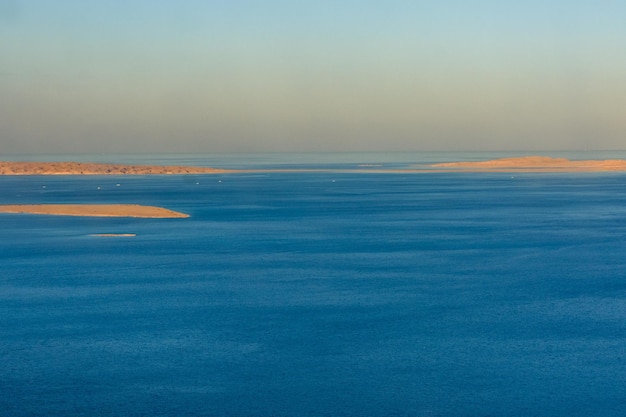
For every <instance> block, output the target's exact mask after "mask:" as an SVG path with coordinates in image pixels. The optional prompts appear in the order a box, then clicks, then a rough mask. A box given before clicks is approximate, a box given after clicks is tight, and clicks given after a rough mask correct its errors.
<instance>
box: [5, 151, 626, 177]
mask: <svg viewBox="0 0 626 417" xmlns="http://www.w3.org/2000/svg"><path fill="white" fill-rule="evenodd" d="M610 171H626V160H624V159H587V160H570V159H566V158H553V157H546V156H522V157H513V158H499V159H490V160H485V161H471V162H470V161H454V162H443V163H436V164H414V165H413V167H412V168H410V167H409V168H395V169H389V168H384V167H383V166H382V164H358V165H355V167H354V168H339V169H333V168H311V167H308V168H305V167H303V168H287V169H285V168H275V169H271V168H270V169H259V168H252V169H221V168H210V167H200V166H180V165H136V164H108V163H89V162H14V161H0V176H2V175H189V174H233V173H282V172H285V173H298V172H303V173H304V172H336V173H342V172H352V173H390V174H392V173H431V172H610Z"/></svg>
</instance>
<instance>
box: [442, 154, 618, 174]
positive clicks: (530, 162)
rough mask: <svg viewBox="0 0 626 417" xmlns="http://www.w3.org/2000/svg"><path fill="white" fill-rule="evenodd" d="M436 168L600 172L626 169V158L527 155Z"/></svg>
mask: <svg viewBox="0 0 626 417" xmlns="http://www.w3.org/2000/svg"><path fill="white" fill-rule="evenodd" d="M431 166H432V167H434V168H453V169H455V170H457V169H458V170H460V171H503V172H600V171H626V160H623V159H609V160H581V161H572V160H569V159H565V158H550V157H547V156H525V157H520V158H501V159H492V160H489V161H481V162H447V163H443V164H435V165H431Z"/></svg>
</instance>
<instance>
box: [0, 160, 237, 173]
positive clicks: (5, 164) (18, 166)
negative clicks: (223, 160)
mask: <svg viewBox="0 0 626 417" xmlns="http://www.w3.org/2000/svg"><path fill="white" fill-rule="evenodd" d="M227 172H235V171H231V170H226V169H216V168H207V167H192V166H159V165H124V164H99V163H84V162H9V161H0V175H168V174H177V175H184V174H222V173H227Z"/></svg>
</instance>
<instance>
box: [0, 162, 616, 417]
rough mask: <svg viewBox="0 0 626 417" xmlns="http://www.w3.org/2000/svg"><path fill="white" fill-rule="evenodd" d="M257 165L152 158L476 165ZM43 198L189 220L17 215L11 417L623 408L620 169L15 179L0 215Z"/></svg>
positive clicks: (7, 273) (9, 234) (5, 335)
mask: <svg viewBox="0 0 626 417" xmlns="http://www.w3.org/2000/svg"><path fill="white" fill-rule="evenodd" d="M470 157H472V158H473V157H474V156H470ZM250 158H251V159H250ZM256 158H257V159H254V158H252V157H246V158H243V159H242V157H241V156H236V155H235V156H234V155H230V156H229V155H222V156H219V155H217V156H210V157H208V156H180V155H177V156H158V157H156V156H149V157H148V156H146V157H141V158H140V157H135V159H134V160H135V161H136V160H139V161H140V162H154V161H157V162H158V163H167V164H178V163H183V164H189V165H208V166H221V167H244V166H245V165H246V159H247V160H248V161H249V162H250V161H251V162H250V165H252V166H254V167H266V168H267V167H279V168H284V167H287V166H290V167H291V166H296V167H308V168H310V167H314V166H323V167H326V168H352V167H355V166H358V165H360V164H361V163H365V164H373V165H377V164H380V165H381V166H383V167H385V168H396V167H403V166H408V165H410V164H411V163H413V162H424V160H428V161H442V160H445V159H451V160H455V159H463V158H462V156H458V155H457V156H455V157H450V156H449V155H439V154H437V155H434V154H431V155H428V156H427V157H423V158H422V160H419V161H418V160H417V159H419V157H418V156H415V155H403V156H399V155H395V156H394V155H387V156H380V155H378V156H377V155H339V156H337V155H326V156H323V157H321V156H319V155H318V156H316V157H314V158H313V159H311V157H310V156H309V157H307V156H306V155H305V156H302V155H299V156H298V155H261V156H257V157H256ZM316 158H317V159H316ZM63 159H68V158H63ZM72 159H76V158H72ZM131 159H132V158H131ZM466 159H467V158H466ZM129 160H130V159H129ZM220 162H221V163H220ZM118 184H119V185H118ZM35 203H136V204H147V205H157V206H163V207H167V208H169V209H172V210H177V211H182V212H185V213H188V214H190V215H191V217H190V218H187V219H132V218H89V217H84V218H81V217H65V216H38V215H27V214H22V215H17V214H0V231H1V235H0V236H1V237H0V262H1V265H0V364H1V366H0V415H2V416H43V415H46V416H118V415H126V416H172V415H176V416H522V415H524V416H590V415H594V416H617V415H623V410H624V409H625V408H626V257H625V254H626V174H624V173H580V174H563V173H559V174H538V173H526V174H523V173H518V174H514V175H512V174H506V173H445V172H438V173H428V174H398V173H396V174H389V173H366V174H362V173H349V172H348V173H346V172H343V173H337V172H308V173H304V172H303V173H257V174H250V173H248V174H246V173H240V174H229V175H193V176H113V177H101V176H94V177H69V176H59V177H43V176H34V177H14V176H5V177H0V204H35ZM96 233H134V234H136V236H135V237H116V238H111V237H97V236H92V234H96Z"/></svg>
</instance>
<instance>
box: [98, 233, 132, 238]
mask: <svg viewBox="0 0 626 417" xmlns="http://www.w3.org/2000/svg"><path fill="white" fill-rule="evenodd" d="M89 236H97V237H135V236H137V234H136V233H93V234H91V235H89Z"/></svg>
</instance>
